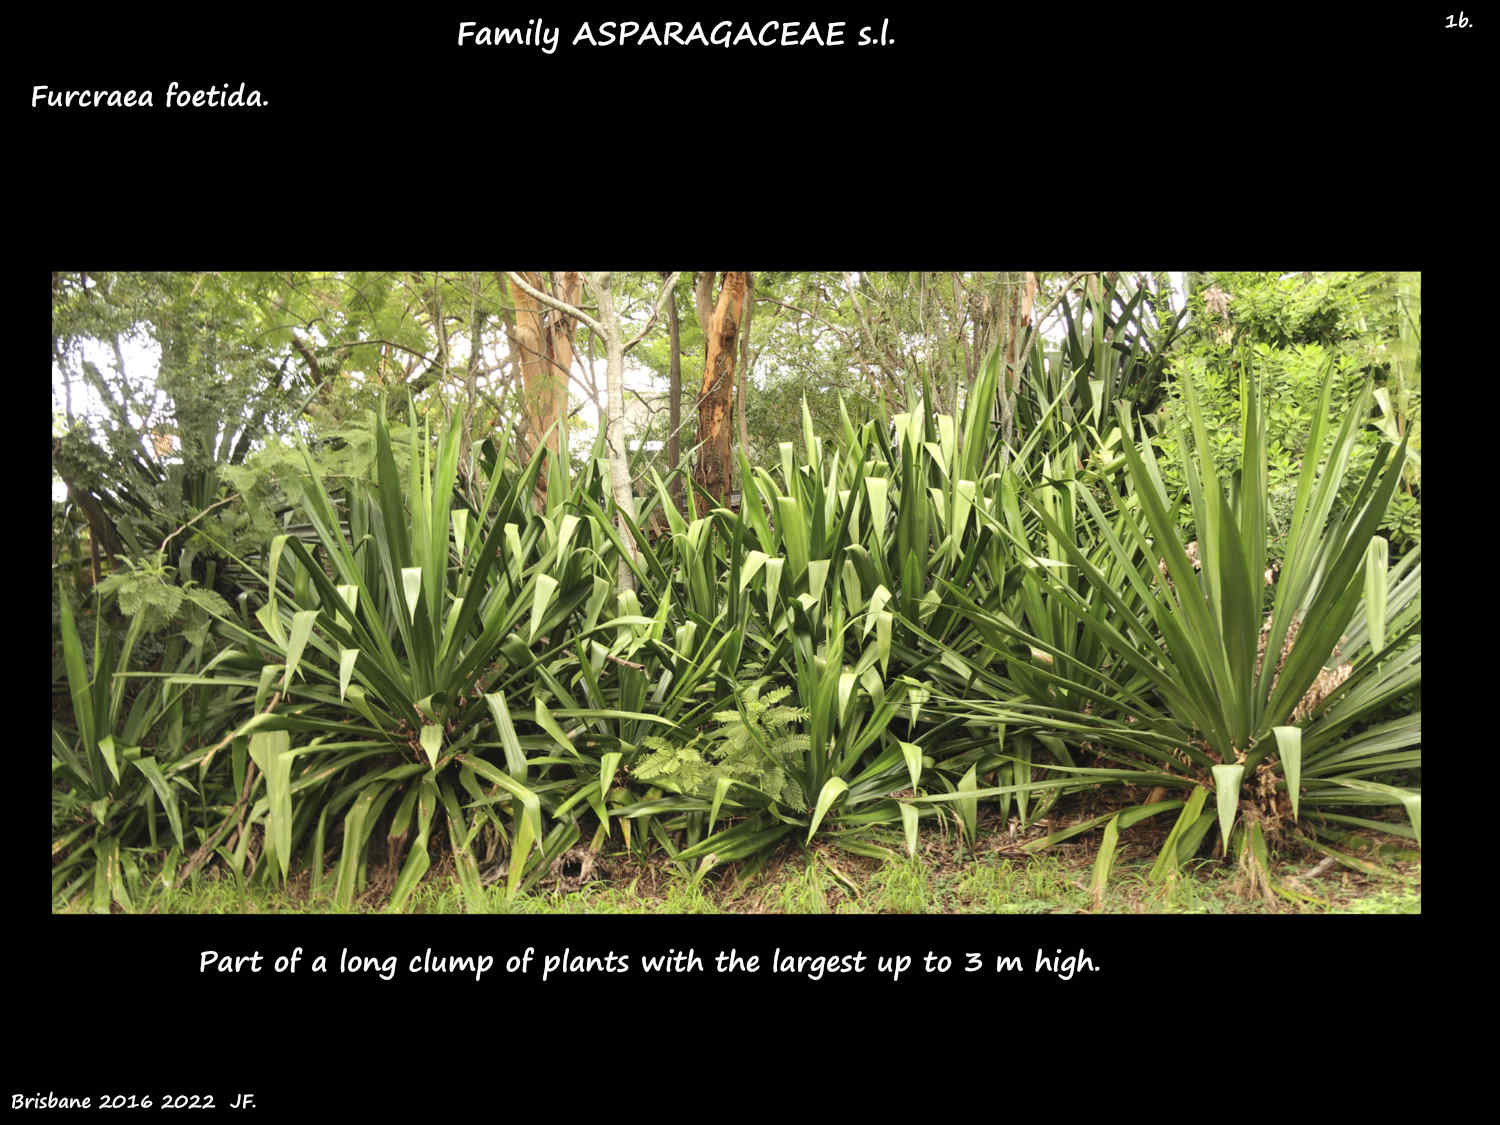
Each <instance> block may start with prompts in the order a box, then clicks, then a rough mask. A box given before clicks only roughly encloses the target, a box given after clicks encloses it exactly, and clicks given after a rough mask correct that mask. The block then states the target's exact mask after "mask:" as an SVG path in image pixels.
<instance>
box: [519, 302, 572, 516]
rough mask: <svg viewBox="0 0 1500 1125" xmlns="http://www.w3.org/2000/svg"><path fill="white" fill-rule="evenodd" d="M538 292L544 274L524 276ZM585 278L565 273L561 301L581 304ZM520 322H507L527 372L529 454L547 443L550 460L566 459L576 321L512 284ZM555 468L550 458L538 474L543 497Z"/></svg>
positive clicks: (523, 372) (525, 439)
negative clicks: (570, 372)
mask: <svg viewBox="0 0 1500 1125" xmlns="http://www.w3.org/2000/svg"><path fill="white" fill-rule="evenodd" d="M521 276H523V277H524V278H525V279H526V281H527V283H528V284H529V285H531V286H532V287H533V288H535V289H542V288H543V280H542V275H541V274H539V273H527V274H522V275H521ZM579 284H580V282H579V275H578V274H577V273H576V272H570V273H565V274H563V275H562V281H561V292H559V293H558V294H557V296H558V299H559V300H561V301H563V302H564V303H566V304H569V305H577V303H578V294H579ZM510 291H511V294H512V296H513V298H514V300H515V318H514V321H513V322H508V323H507V324H506V329H507V331H508V333H509V335H510V345H511V350H512V352H513V353H514V356H515V362H516V363H517V364H519V366H520V368H521V411H522V415H523V418H524V428H525V432H524V434H523V435H522V438H523V443H522V452H523V455H524V456H525V457H526V458H527V459H530V457H531V456H533V455H534V454H535V453H536V451H537V450H538V449H540V448H541V447H542V446H543V445H545V446H546V447H547V450H548V453H547V456H548V457H565V456H566V455H567V444H566V441H565V438H564V429H565V420H566V418H567V412H568V373H569V371H570V369H571V368H572V365H573V334H574V331H575V325H574V322H573V319H572V318H571V317H569V316H566V315H564V314H563V313H561V312H559V311H558V310H556V309H543V307H542V305H541V303H540V302H539V301H537V300H536V298H535V297H533V296H531V294H529V293H527V292H526V291H525V290H523V289H522V288H520V286H511V287H510ZM550 471H551V465H550V464H548V463H547V462H546V461H545V460H544V462H543V466H542V471H541V472H540V473H539V474H538V476H537V494H538V496H539V497H544V496H545V495H546V493H547V478H548V475H549V473H550Z"/></svg>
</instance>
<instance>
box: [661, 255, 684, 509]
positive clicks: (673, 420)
mask: <svg viewBox="0 0 1500 1125" xmlns="http://www.w3.org/2000/svg"><path fill="white" fill-rule="evenodd" d="M662 276H663V277H665V276H666V275H665V274H663V275H662ZM667 327H668V329H669V330H670V334H671V340H672V343H671V348H672V368H671V374H670V376H669V380H668V383H669V386H670V388H671V389H670V390H669V391H668V392H667V394H668V396H669V398H670V399H671V401H670V403H669V404H668V408H669V411H670V413H669V415H668V418H669V421H668V423H667V425H668V426H669V428H670V434H669V436H668V437H667V463H668V464H670V465H671V466H672V472H673V473H676V472H677V466H678V463H679V462H680V461H681V460H682V436H681V432H680V431H681V430H682V329H681V326H680V325H679V324H678V322H677V295H676V294H675V293H674V294H673V295H672V296H671V297H669V298H668V299H667ZM671 492H672V502H673V503H674V504H676V505H677V508H678V510H679V511H681V510H682V478H681V477H678V476H673V477H672V489H671Z"/></svg>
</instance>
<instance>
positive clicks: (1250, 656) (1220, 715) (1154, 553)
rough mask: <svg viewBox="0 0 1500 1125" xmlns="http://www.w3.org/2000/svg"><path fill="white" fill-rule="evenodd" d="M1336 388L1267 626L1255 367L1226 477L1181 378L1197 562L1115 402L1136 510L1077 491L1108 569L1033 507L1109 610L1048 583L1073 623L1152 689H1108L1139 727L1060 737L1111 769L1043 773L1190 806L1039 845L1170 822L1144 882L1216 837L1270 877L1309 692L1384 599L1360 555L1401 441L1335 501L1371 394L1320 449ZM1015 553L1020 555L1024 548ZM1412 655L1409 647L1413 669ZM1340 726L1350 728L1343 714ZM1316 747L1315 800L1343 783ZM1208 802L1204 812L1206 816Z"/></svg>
mask: <svg viewBox="0 0 1500 1125" xmlns="http://www.w3.org/2000/svg"><path fill="white" fill-rule="evenodd" d="M1330 385H1331V383H1330V382H1329V381H1327V380H1325V383H1324V388H1323V393H1322V396H1321V398H1320V401H1319V404H1318V409H1317V410H1316V411H1315V413H1314V416H1313V421H1312V427H1311V432H1310V433H1309V435H1308V439H1307V444H1306V448H1307V451H1308V454H1307V456H1306V457H1305V459H1304V461H1303V465H1302V470H1301V473H1300V475H1299V479H1298V484H1297V491H1296V497H1295V502H1294V505H1293V508H1292V511H1291V525H1290V530H1289V532H1288V536H1287V547H1286V556H1285V562H1284V565H1283V567H1282V569H1281V572H1280V574H1279V575H1276V576H1274V585H1273V588H1272V590H1271V608H1270V613H1269V615H1266V612H1265V604H1266V603H1265V597H1266V591H1265V582H1266V580H1265V569H1266V555H1267V535H1268V530H1267V528H1268V519H1267V513H1266V494H1267V490H1266V455H1265V446H1264V431H1265V420H1264V414H1263V412H1262V410H1261V404H1260V397H1259V393H1258V385H1257V382H1256V380H1255V378H1254V377H1253V375H1252V373H1251V372H1250V371H1249V370H1248V365H1246V366H1245V368H1244V369H1243V372H1242V383H1241V394H1242V400H1241V401H1242V415H1241V422H1242V434H1243V447H1242V450H1241V455H1240V461H1239V466H1238V469H1237V471H1236V472H1235V473H1234V474H1233V475H1232V476H1230V477H1228V478H1227V479H1226V478H1224V477H1222V476H1221V474H1220V473H1219V470H1218V468H1217V466H1216V465H1215V460H1214V454H1213V446H1212V444H1211V443H1210V441H1209V438H1208V434H1207V431H1206V427H1205V424H1204V419H1203V415H1202V413H1201V411H1199V410H1198V407H1197V401H1196V398H1195V397H1194V393H1193V388H1192V383H1191V381H1185V382H1184V383H1183V389H1184V396H1185V401H1186V404H1187V408H1188V417H1189V422H1190V425H1191V434H1189V432H1188V428H1187V427H1186V426H1184V427H1183V432H1182V433H1180V434H1179V441H1178V443H1177V448H1178V449H1179V450H1182V451H1184V452H1183V453H1182V455H1181V458H1182V459H1181V464H1180V466H1179V468H1180V470H1181V472H1182V474H1183V478H1184V479H1185V480H1186V482H1187V493H1188V495H1187V497H1186V500H1187V502H1188V503H1189V504H1190V506H1191V511H1192V525H1193V527H1194V529H1195V531H1196V536H1197V542H1198V544H1199V560H1198V565H1197V566H1195V564H1194V562H1193V560H1192V559H1191V558H1190V557H1189V555H1188V553H1187V551H1186V550H1185V548H1184V546H1183V544H1182V542H1181V540H1180V539H1179V538H1178V531H1177V509H1178V505H1179V504H1181V503H1182V499H1183V498H1181V497H1179V498H1177V499H1176V500H1174V499H1173V498H1172V497H1171V496H1169V495H1168V492H1167V489H1166V486H1165V484H1164V483H1163V475H1162V473H1161V471H1160V468H1159V467H1158V465H1157V462H1156V458H1155V455H1154V452H1153V450H1152V448H1151V445H1150V443H1149V442H1148V441H1145V440H1144V435H1143V437H1142V440H1141V443H1140V444H1139V445H1137V444H1136V442H1135V440H1134V437H1133V435H1134V432H1135V431H1134V424H1133V421H1132V419H1131V416H1130V412H1129V410H1128V408H1127V407H1125V406H1123V405H1122V407H1121V410H1120V417H1121V425H1122V430H1123V432H1125V433H1126V434H1127V435H1131V437H1130V439H1128V440H1126V441H1125V443H1124V444H1123V446H1122V450H1123V453H1124V456H1125V460H1126V468H1127V473H1128V478H1129V482H1130V487H1131V490H1132V493H1133V495H1134V496H1135V497H1136V498H1137V499H1138V501H1139V506H1138V508H1137V509H1134V512H1135V514H1134V515H1133V516H1131V518H1125V519H1121V518H1119V516H1118V514H1117V515H1116V517H1115V518H1114V519H1111V518H1109V517H1107V516H1106V515H1105V513H1104V511H1103V510H1102V509H1101V507H1100V505H1099V504H1098V503H1097V501H1095V500H1094V499H1093V497H1092V496H1091V495H1090V494H1089V493H1088V492H1086V491H1084V492H1080V493H1079V494H1078V498H1079V499H1080V500H1081V501H1082V503H1083V504H1084V506H1085V507H1086V508H1087V510H1088V513H1089V516H1090V518H1091V520H1092V523H1093V529H1094V533H1095V534H1097V535H1099V536H1101V537H1102V538H1103V539H1104V541H1106V542H1107V543H1108V544H1109V548H1110V552H1109V553H1110V556H1111V557H1112V559H1113V560H1114V561H1115V562H1116V563H1119V564H1123V565H1118V566H1116V567H1115V568H1114V569H1113V570H1111V571H1106V570H1104V569H1102V568H1101V567H1100V566H1099V565H1098V564H1097V562H1096V560H1094V559H1091V558H1090V557H1089V556H1088V555H1087V554H1085V552H1084V550H1083V549H1081V547H1080V546H1079V544H1078V543H1077V542H1076V541H1075V538H1074V537H1073V536H1071V535H1069V534H1067V533H1066V529H1065V528H1064V526H1063V525H1062V524H1061V523H1060V522H1059V520H1058V519H1057V517H1056V516H1055V515H1054V514H1053V513H1052V512H1050V511H1049V510H1048V508H1047V506H1045V505H1043V504H1041V503H1039V501H1038V500H1036V499H1031V500H1030V505H1031V508H1032V510H1033V511H1034V512H1035V514H1036V515H1037V517H1038V518H1039V519H1040V520H1041V522H1042V524H1043V525H1044V526H1045V527H1046V528H1047V530H1048V531H1049V532H1050V533H1052V535H1053V537H1054V539H1055V541H1056V543H1057V545H1058V546H1059V547H1060V548H1061V550H1062V552H1063V553H1064V555H1065V556H1066V559H1067V561H1068V562H1069V563H1071V564H1072V565H1073V566H1075V567H1077V568H1078V572H1079V573H1080V574H1081V575H1082V576H1083V577H1084V579H1085V580H1086V581H1087V583H1088V585H1089V587H1091V589H1092V590H1093V592H1094V593H1095V594H1096V595H1097V596H1098V597H1099V598H1102V603H1101V605H1100V606H1099V607H1096V608H1094V609H1093V610H1091V609H1090V606H1089V605H1088V604H1086V603H1085V601H1084V599H1083V597H1082V596H1081V595H1080V594H1079V592H1078V591H1077V590H1075V589H1073V588H1072V587H1071V586H1070V585H1069V584H1067V583H1066V582H1064V581H1062V580H1060V579H1057V578H1055V577H1054V576H1052V575H1051V574H1050V572H1049V571H1045V570H1044V574H1045V576H1046V580H1047V581H1048V582H1049V583H1050V584H1051V587H1052V591H1053V593H1054V594H1055V595H1056V596H1058V597H1061V598H1065V599H1069V600H1072V601H1073V602H1074V603H1075V604H1076V605H1077V606H1078V609H1079V611H1080V612H1079V615H1078V620H1079V621H1080V622H1081V623H1082V624H1083V625H1084V626H1085V627H1086V628H1087V629H1089V630H1091V631H1093V632H1095V633H1096V634H1097V635H1098V636H1099V637H1100V638H1101V640H1103V641H1104V642H1105V644H1106V645H1107V647H1108V648H1109V650H1110V651H1111V652H1112V653H1113V654H1114V656H1115V658H1116V660H1117V661H1118V663H1119V665H1120V667H1121V669H1122V671H1123V673H1124V674H1127V675H1129V676H1131V677H1133V678H1134V680H1135V681H1136V682H1141V683H1143V684H1144V685H1145V688H1146V690H1145V691H1136V690H1134V689H1132V690H1130V691H1129V692H1126V691H1125V690H1123V689H1122V690H1121V691H1120V693H1119V694H1120V698H1121V699H1122V700H1129V701H1130V702H1129V707H1128V718H1129V721H1130V723H1132V724H1133V725H1129V726H1126V725H1122V724H1121V723H1120V722H1118V721H1117V720H1113V719H1111V720H1109V721H1107V722H1106V721H1104V720H1101V719H1100V718H1099V717H1097V716H1092V715H1080V716H1074V717H1073V721H1071V722H1067V723H1060V724H1059V726H1060V728H1061V729H1064V730H1067V731H1068V732H1070V734H1071V737H1073V738H1076V739H1078V740H1079V741H1080V742H1088V744H1089V745H1090V746H1091V748H1092V750H1093V753H1094V755H1095V758H1096V760H1098V761H1102V762H1104V763H1106V764H1105V765H1102V766H1087V767H1077V766H1071V767H1070V766H1063V765H1052V766H1046V767H1042V768H1044V769H1048V770H1052V771H1058V772H1060V773H1062V774H1063V775H1065V776H1068V777H1071V778H1073V779H1076V780H1089V781H1092V782H1094V783H1098V784H1120V783H1125V784H1134V785H1138V786H1141V787H1143V789H1145V790H1149V791H1151V792H1152V794H1153V796H1155V797H1157V798H1160V797H1162V796H1164V795H1170V794H1172V793H1181V794H1183V797H1182V798H1181V799H1169V800H1161V799H1156V800H1150V801H1148V802H1147V803H1146V804H1144V805H1142V806H1138V807H1134V808H1131V809H1127V810H1124V811H1122V812H1120V813H1118V814H1112V815H1106V816H1104V817H1100V818H1096V819H1095V820H1092V821H1088V822H1085V823H1083V824H1079V825H1074V826H1072V827H1071V828H1070V829H1069V830H1068V831H1067V832H1066V833H1065V834H1057V835H1054V836H1052V837H1049V838H1048V840H1047V841H1046V843H1049V844H1050V843H1055V842H1057V841H1058V840H1060V839H1063V838H1065V836H1071V835H1074V834H1076V833H1078V832H1081V831H1085V830H1087V829H1089V828H1092V827H1097V826H1098V825H1099V824H1101V823H1103V822H1105V821H1111V822H1112V823H1113V824H1114V825H1115V826H1116V829H1118V828H1120V827H1126V826H1128V824H1130V823H1133V822H1134V821H1136V820H1139V819H1141V818H1142V817H1145V816H1150V815H1156V814H1158V813H1162V812H1168V811H1173V810H1181V811H1180V813H1179V817H1178V820H1177V822H1176V824H1175V826H1174V827H1173V829H1172V831H1171V833H1170V834H1169V836H1168V838H1167V840H1166V842H1165V844H1164V845H1163V847H1162V850H1161V853H1160V855H1159V857H1158V862H1157V865H1156V867H1155V869H1154V874H1156V875H1158V876H1164V875H1165V874H1166V873H1167V872H1169V871H1170V870H1173V869H1175V867H1176V865H1177V863H1178V862H1179V861H1181V860H1184V859H1186V858H1188V857H1189V856H1191V855H1193V854H1194V853H1195V852H1196V851H1197V850H1198V848H1199V847H1200V846H1201V844H1202V843H1203V842H1204V841H1205V839H1206V838H1208V834H1209V833H1210V831H1211V830H1212V829H1213V828H1214V827H1215V826H1216V825H1217V827H1218V829H1219V832H1220V835H1221V837H1222V838H1223V840H1224V842H1225V845H1226V847H1225V850H1226V853H1227V852H1228V851H1230V850H1234V849H1239V851H1240V854H1241V855H1242V856H1247V855H1248V856H1249V857H1251V858H1250V859H1248V860H1247V862H1248V863H1249V864H1250V865H1252V866H1254V865H1255V864H1257V863H1258V864H1259V865H1260V866H1261V868H1262V869H1263V867H1264V860H1265V855H1266V843H1265V841H1266V838H1267V836H1268V834H1270V832H1271V830H1272V826H1273V825H1274V824H1275V823H1276V822H1278V821H1280V820H1282V819H1283V818H1284V819H1286V820H1289V821H1291V822H1295V821H1296V820H1297V818H1298V816H1299V814H1300V800H1299V798H1300V794H1301V787H1302V782H1303V766H1304V760H1303V753H1302V743H1301V731H1300V724H1302V723H1303V722H1304V721H1305V719H1306V717H1307V715H1308V711H1309V706H1308V696H1309V692H1310V691H1311V690H1313V689H1314V687H1315V685H1316V684H1317V683H1318V682H1319V681H1320V678H1323V677H1325V676H1326V674H1327V666H1329V665H1333V666H1335V667H1336V666H1337V665H1338V664H1339V658H1338V657H1337V655H1336V654H1337V653H1338V650H1339V646H1340V644H1341V642H1342V641H1343V639H1344V638H1345V636H1346V631H1347V630H1349V629H1350V627H1351V624H1352V623H1353V622H1354V621H1355V618H1356V615H1357V613H1359V612H1360V609H1361V603H1362V600H1367V599H1368V597H1375V596H1380V597H1383V594H1378V595H1377V593H1376V591H1383V590H1384V589H1385V587H1384V585H1383V577H1382V582H1381V583H1380V584H1376V583H1374V582H1373V581H1372V580H1371V573H1370V564H1369V562H1368V558H1367V556H1368V554H1369V552H1370V544H1371V541H1372V538H1373V536H1374V533H1375V530H1376V528H1377V527H1378V526H1379V525H1380V522H1381V520H1382V518H1383V517H1384V514H1385V511H1386V506H1387V504H1388V503H1389V501H1390V497H1391V494H1392V492H1393V490H1394V489H1395V487H1396V485H1397V483H1398V482H1399V480H1400V477H1401V471H1402V465H1403V460H1404V455H1405V443H1404V441H1403V443H1402V445H1401V446H1399V447H1397V448H1396V449H1395V451H1394V455H1392V451H1391V449H1390V447H1389V446H1385V447H1383V448H1382V449H1381V450H1380V451H1379V453H1378V454H1377V455H1376V457H1375V459H1374V462H1373V464H1372V465H1371V466H1370V468H1369V470H1368V472H1367V473H1366V474H1365V475H1364V477H1363V480H1362V481H1361V482H1360V483H1359V485H1358V486H1357V488H1356V489H1355V491H1354V496H1353V500H1352V501H1351V502H1350V503H1349V504H1347V505H1343V506H1341V505H1339V504H1338V503H1337V500H1338V496H1339V492H1340V488H1341V486H1342V485H1343V484H1344V480H1345V475H1346V472H1347V470H1348V466H1349V463H1350V459H1351V455H1352V453H1353V450H1354V446H1355V442H1356V439H1357V437H1358V435H1359V430H1360V427H1361V425H1362V423H1363V422H1364V420H1365V419H1366V418H1367V417H1368V416H1369V408H1370V398H1371V393H1370V391H1371V388H1370V387H1369V385H1366V387H1365V388H1364V390H1363V392H1362V394H1361V395H1360V396H1359V398H1358V400H1357V401H1356V402H1355V403H1354V404H1353V406H1352V408H1351V409H1349V410H1348V411H1346V412H1345V413H1344V414H1343V419H1342V422H1341V424H1340V426H1339V429H1338V432H1337V433H1336V434H1335V435H1334V437H1333V440H1332V441H1331V443H1330V442H1326V441H1325V438H1324V432H1325V426H1326V424H1327V419H1328V413H1329V388H1330ZM1187 450H1194V451H1195V452H1196V456H1189V455H1188V454H1187V453H1186V452H1185V451H1187ZM1122 510H1123V511H1130V510H1131V509H1122ZM1017 546H1019V547H1022V548H1023V549H1026V545H1025V543H1024V542H1022V541H1020V540H1019V539H1018V540H1017ZM1122 579H1123V582H1124V586H1123V587H1122V586H1121V581H1122ZM1376 648H1377V646H1375V645H1370V646H1367V655H1366V656H1365V657H1364V659H1367V660H1368V659H1374V660H1376V661H1380V660H1384V659H1386V658H1387V657H1389V656H1390V654H1389V653H1387V652H1386V651H1385V649H1384V648H1383V647H1382V648H1378V651H1374V652H1368V649H1376ZM1419 653H1420V650H1419V649H1418V660H1419V659H1420V655H1419ZM1403 682H1405V681H1403ZM1084 688H1085V685H1082V684H1080V685H1079V689H1080V690H1083V689H1084ZM1344 698H1347V695H1346V696H1344ZM1371 698H1373V699H1376V700H1377V701H1379V700H1386V699H1388V698H1389V695H1388V694H1386V693H1384V692H1376V693H1374V694H1373V695H1372V696H1371ZM976 706H978V705H977V704H976ZM1341 718H1342V719H1344V720H1346V721H1347V720H1350V719H1351V718H1352V717H1351V716H1350V715H1349V714H1348V713H1347V710H1346V711H1345V712H1343V713H1341ZM1090 732H1091V733H1092V738H1090ZM1127 737H1128V739H1129V740H1128V741H1127ZM1320 750H1321V751H1322V758H1321V761H1320V766H1321V767H1322V770H1320V772H1322V776H1321V777H1320V779H1319V788H1320V796H1323V797H1325V799H1326V796H1327V794H1328V791H1329V790H1330V789H1332V788H1334V787H1335V786H1336V781H1335V778H1334V776H1330V772H1331V774H1332V775H1336V774H1337V773H1338V772H1339V769H1340V767H1339V764H1338V762H1339V759H1338V757H1337V756H1336V755H1332V754H1330V753H1329V750H1330V747H1329V745H1328V744H1327V743H1326V741H1324V742H1322V743H1320ZM1368 765H1369V763H1368V762H1367V761H1366V760H1365V759H1364V758H1363V757H1362V756H1359V755H1354V756H1351V757H1350V758H1349V759H1347V760H1346V761H1345V765H1344V767H1343V768H1345V769H1347V770H1348V771H1349V772H1350V773H1351V774H1352V775H1358V774H1361V773H1363V772H1364V771H1365V770H1366V769H1367V768H1368ZM1323 771H1330V772H1323ZM981 795H982V793H981ZM1210 795H1213V797H1214V800H1213V802H1212V805H1213V807H1210V808H1205V805H1206V804H1208V803H1209V802H1208V797H1209V796H1210ZM1361 796H1362V797H1364V798H1377V797H1383V799H1384V800H1385V801H1387V802H1389V803H1391V804H1405V805H1406V807H1407V811H1408V813H1409V814H1410V813H1413V808H1414V804H1413V802H1412V801H1411V800H1410V795H1409V794H1401V793H1397V792H1395V791H1394V789H1392V790H1388V791H1385V792H1384V793H1383V794H1381V793H1379V792H1375V791H1371V790H1369V789H1368V788H1365V789H1362V791H1361ZM1414 827H1415V821H1414ZM1106 873H1107V864H1106Z"/></svg>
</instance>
